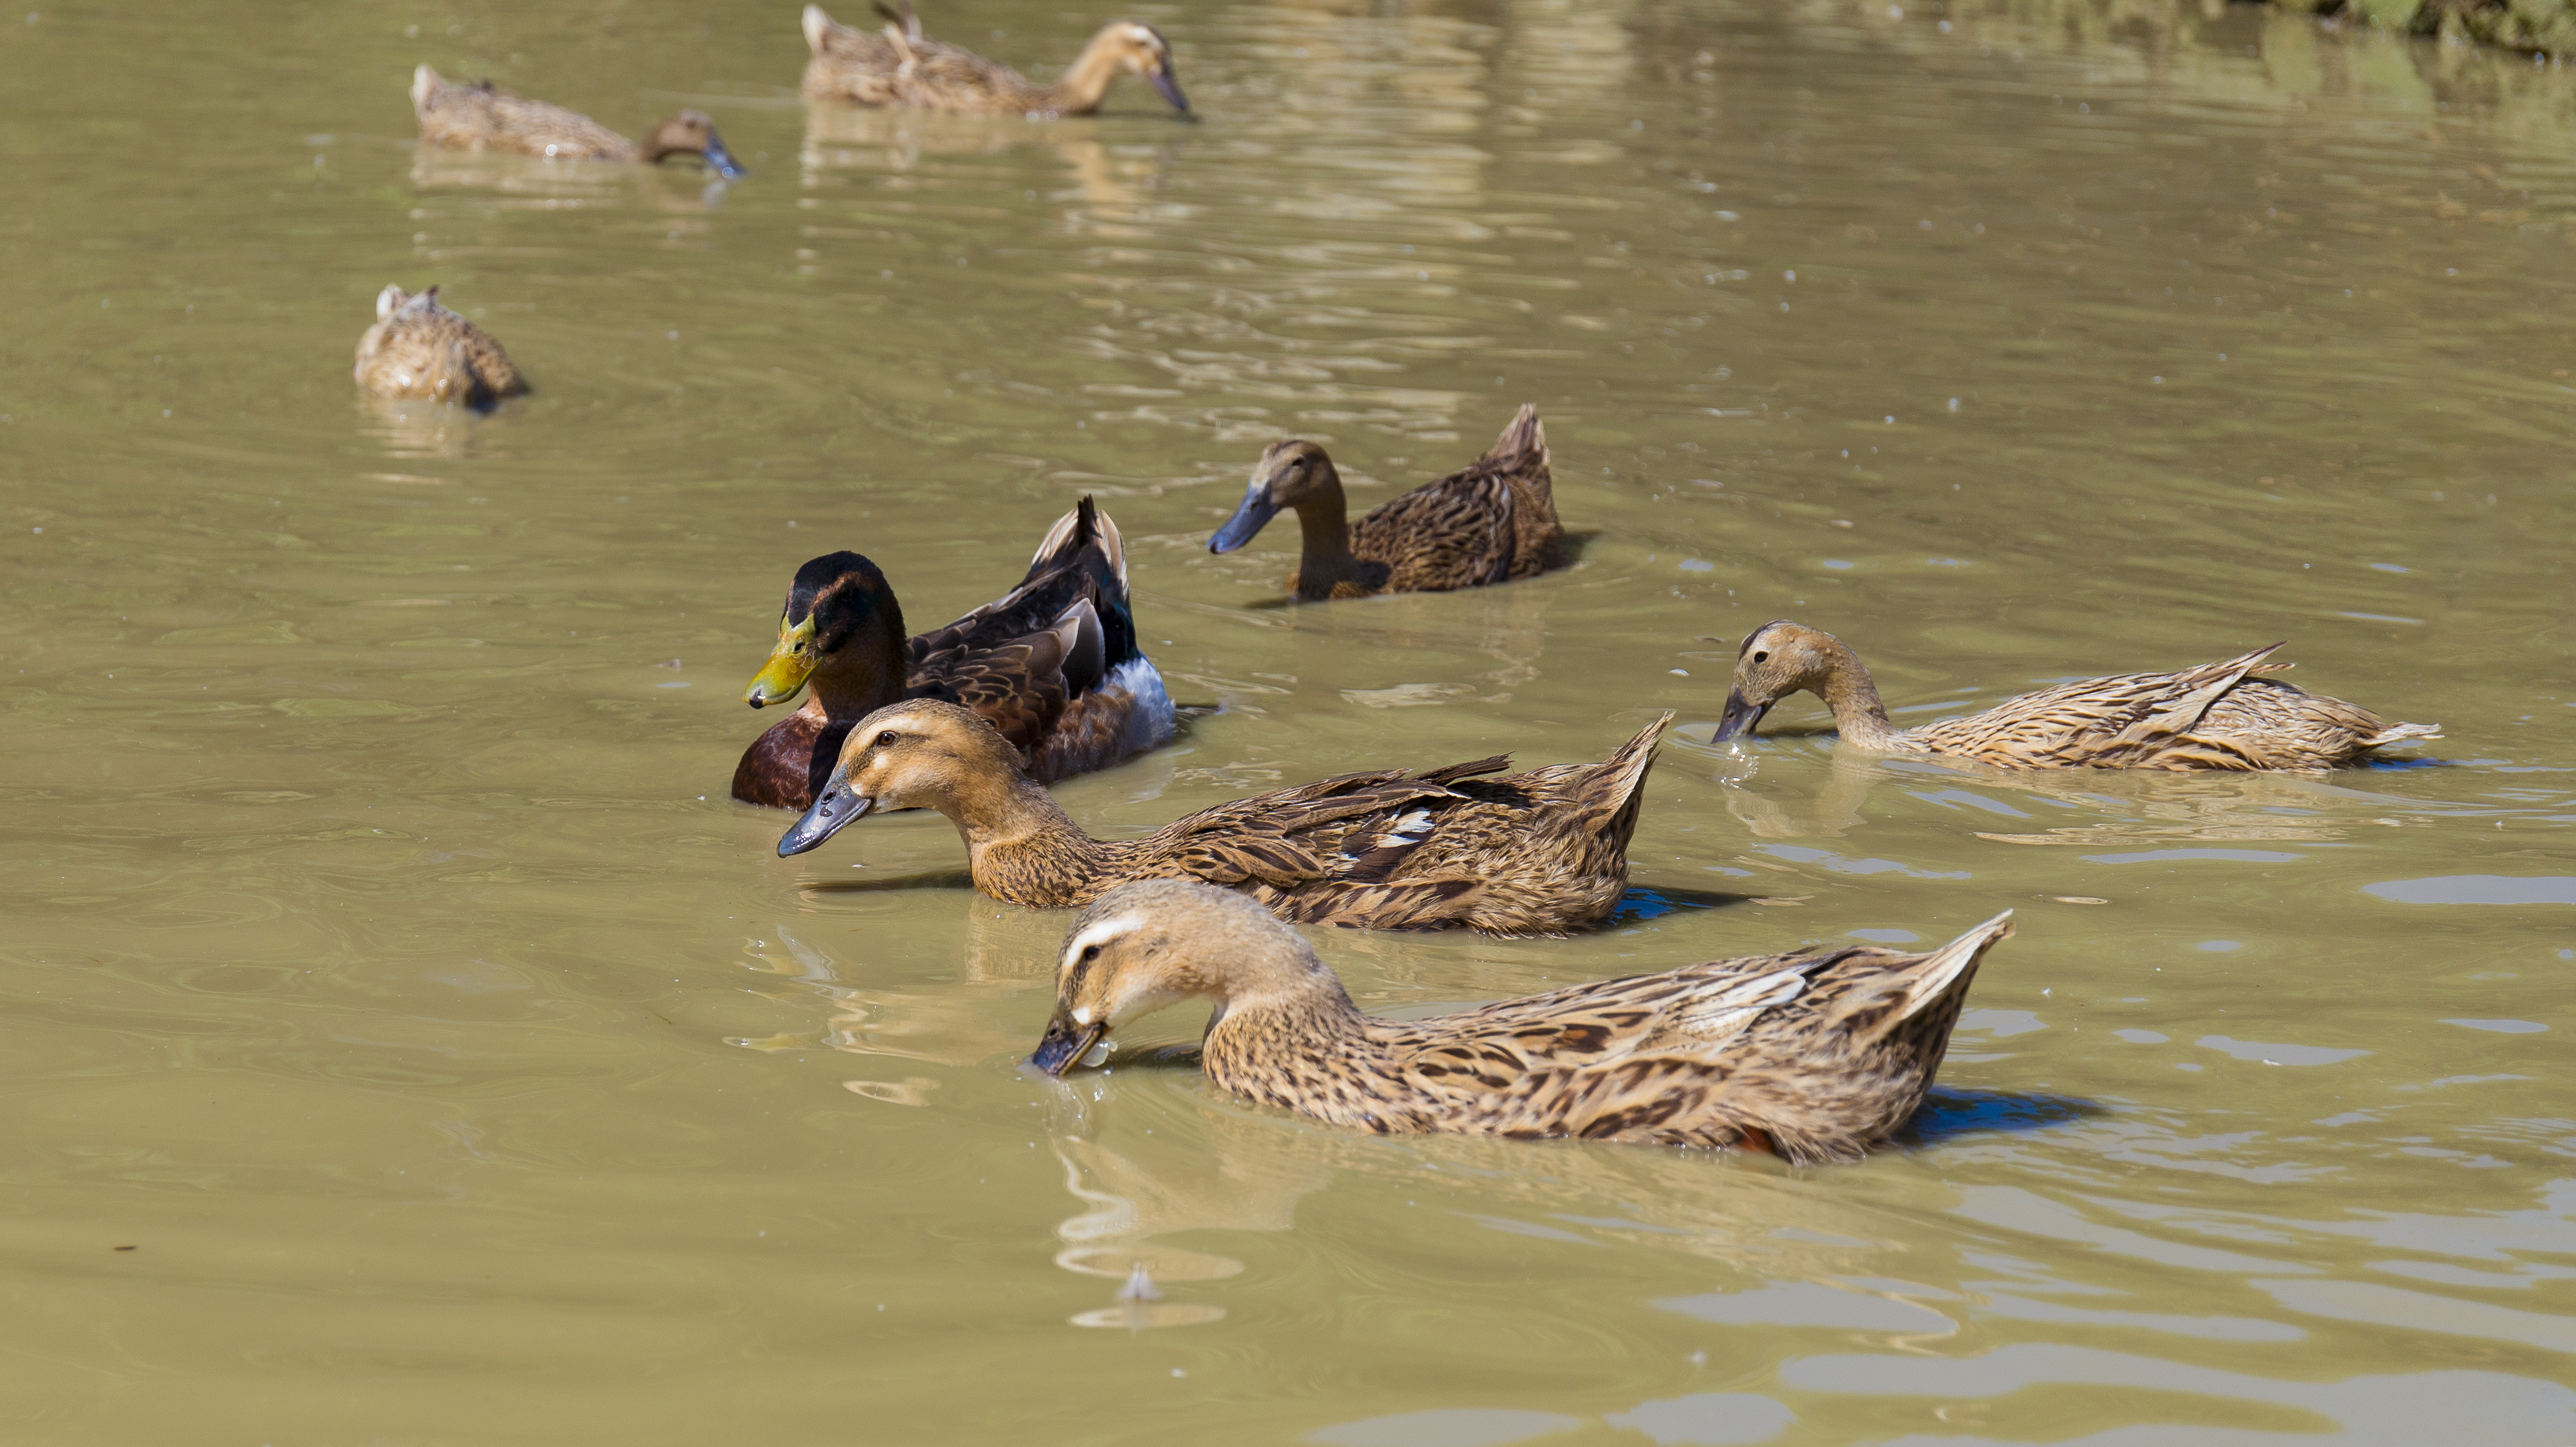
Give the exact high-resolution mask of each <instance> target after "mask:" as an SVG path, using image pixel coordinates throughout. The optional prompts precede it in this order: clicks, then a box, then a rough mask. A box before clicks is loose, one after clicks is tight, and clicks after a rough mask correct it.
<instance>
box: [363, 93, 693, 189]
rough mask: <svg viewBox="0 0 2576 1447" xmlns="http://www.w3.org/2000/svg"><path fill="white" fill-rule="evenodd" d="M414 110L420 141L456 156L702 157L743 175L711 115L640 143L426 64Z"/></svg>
mask: <svg viewBox="0 0 2576 1447" xmlns="http://www.w3.org/2000/svg"><path fill="white" fill-rule="evenodd" d="M411 108H412V111H413V113H414V114H415V115H417V116H419V117H420V138H421V139H422V140H423V141H426V142H428V143H429V144H431V145H434V146H445V147H447V148H448V149H449V150H452V151H508V152H512V153H514V154H517V155H522V156H558V157H564V158H567V159H581V160H593V161H629V162H637V161H640V162H645V163H651V162H655V161H660V160H663V159H665V158H667V157H671V156H697V157H700V158H702V159H703V160H705V162H706V163H707V167H708V169H710V170H712V171H714V172H715V173H716V174H717V175H719V176H722V177H724V178H725V179H726V180H729V181H730V180H734V179H736V178H739V177H740V176H741V175H742V174H743V169H742V167H740V166H738V165H736V164H734V159H733V155H732V153H731V152H729V151H727V150H726V149H725V144H724V142H723V140H721V139H720V138H718V137H717V135H716V123H715V122H714V121H711V120H709V119H707V114H706V112H704V111H682V112H680V113H679V114H677V115H675V116H672V117H671V118H670V119H668V120H665V121H663V122H662V123H660V124H659V125H656V126H655V127H653V129H652V130H650V131H648V132H646V133H645V136H644V141H643V144H641V145H638V144H637V143H635V142H633V141H630V140H628V139H626V138H625V137H624V136H621V135H619V134H618V133H617V132H615V131H612V130H610V129H609V128H608V127H606V126H603V125H601V124H600V123H599V122H597V121H595V120H592V119H591V118H590V117H588V116H586V115H583V114H582V113H581V112H579V111H570V110H566V109H564V108H563V107H562V106H558V105H548V104H546V103H545V102H544V101H541V100H529V99H528V98H526V97H525V96H517V95H512V94H511V93H510V92H508V91H506V90H502V89H500V88H499V87H498V86H495V85H493V84H492V83H491V82H490V81H488V80H485V81H476V82H475V83H473V84H471V85H459V84H457V83H456V82H454V81H451V80H448V79H447V78H446V77H444V76H442V75H440V74H439V73H438V72H437V71H434V70H432V69H430V68H429V67H428V66H426V65H424V66H422V67H420V68H419V69H418V70H415V71H413V72H412V76H411Z"/></svg>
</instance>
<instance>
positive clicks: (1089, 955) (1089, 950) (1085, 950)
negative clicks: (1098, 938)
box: [1082, 945, 1100, 964]
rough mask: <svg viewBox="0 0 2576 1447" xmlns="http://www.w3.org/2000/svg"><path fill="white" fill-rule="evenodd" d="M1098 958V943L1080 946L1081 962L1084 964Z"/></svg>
mask: <svg viewBox="0 0 2576 1447" xmlns="http://www.w3.org/2000/svg"><path fill="white" fill-rule="evenodd" d="M1098 958H1100V946H1098V945H1084V946H1083V947H1082V960H1083V963H1085V964H1089V963H1090V962H1091V961H1093V960H1096V959H1098Z"/></svg>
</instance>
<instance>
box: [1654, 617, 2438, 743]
mask: <svg viewBox="0 0 2576 1447" xmlns="http://www.w3.org/2000/svg"><path fill="white" fill-rule="evenodd" d="M1704 641H1715V640H1704ZM2285 646H2286V645H2285V644H2281V643H2275V644H2272V645H2271V646H2270V647H2266V648H2257V649H2254V650H2253V651H2251V652H2248V653H2240V654H2238V655H2237V656H2235V657H2234V658H2230V659H2225V660H2223V661H2221V662H2217V663H2204V664H2201V665H2199V666H2198V667H2194V668H2185V669H2180V670H2178V671H2176V672H2172V673H2122V674H2114V675H2112V676H2110V677H2107V678H2084V679H2078V680H2076V681H2075V682H2073V683H2061V684H2056V685H2054V686H2052V687H2049V688H2043V689H2041V690H2039V691H2038V692H2036V693H2025V694H2023V695H2021V696H2020V697H2018V698H2011V699H2006V700H2005V701H2004V702H2002V703H2000V704H1997V705H1995V706H1994V707H1993V708H1990V709H1988V710H1986V711H1985V712H1984V713H1980V714H1974V715H1971V716H1969V717H1967V718H1954V719H1943V720H1941V721H1940V722H1938V723H1929V724H1925V725H1923V726H1921V727H1920V728H1910V729H1899V728H1896V727H1894V726H1892V725H1891V724H1889V722H1888V718H1887V708H1886V706H1885V705H1884V704H1882V703H1880V702H1879V697H1878V686H1877V685H1876V684H1874V683H1872V682H1871V681H1870V677H1869V670H1868V669H1866V668H1863V667H1862V666H1861V662H1860V659H1859V658H1858V657H1857V656H1856V655H1854V654H1853V652H1852V651H1851V649H1850V648H1849V647H1847V646H1846V645H1845V644H1844V643H1843V641H1842V640H1841V639H1839V638H1836V637H1835V636H1834V635H1832V634H1830V633H1827V632H1825V631H1824V630H1822V629H1819V628H1810V627H1808V626H1806V625H1805V624H1803V623H1795V622H1791V621H1790V620H1788V619H1786V618H1782V619H1776V620H1774V621H1772V622H1769V623H1765V624H1763V625H1762V626H1761V627H1759V628H1756V629H1754V630H1753V632H1751V633H1750V634H1748V635H1746V637H1745V639H1744V643H1743V645H1742V646H1741V647H1739V648H1737V649H1736V651H1735V678H1734V684H1733V686H1732V687H1731V688H1730V689H1729V690H1728V691H1727V695H1726V709H1725V712H1724V713H1723V714H1722V715H1721V716H1720V718H1719V720H1718V725H1717V735H1716V737H1717V738H1718V739H1719V740H1721V741H1723V740H1726V739H1731V738H1734V737H1736V736H1737V735H1739V734H1744V733H1748V732H1750V731H1751V730H1752V729H1753V727H1754V725H1756V724H1758V723H1760V722H1761V721H1762V715H1763V714H1764V713H1765V712H1766V711H1768V710H1769V709H1770V707H1771V705H1773V704H1774V703H1777V702H1779V701H1780V700H1781V699H1783V698H1786V697H1788V696H1789V695H1790V694H1793V693H1796V692H1798V691H1799V690H1801V689H1804V690H1806V691H1807V692H1810V693H1813V694H1815V695H1817V696H1818V697H1820V698H1822V699H1823V700H1824V701H1825V706H1826V707H1827V708H1829V709H1832V710H1833V714H1834V729H1835V731H1836V732H1837V733H1838V734H1840V735H1841V737H1842V740H1843V742H1845V743H1850V744H1855V745H1858V746H1859V747H1861V748H1864V749H1869V750H1873V751H1876V752H1879V753H1888V754H1939V755H1945V756H1948V757H1951V758H1961V759H1973V760H1975V761H1976V762H1978V763H1981V764H1993V765H1997V766H1999V767H2002V768H2008V769H2066V768H2090V769H2166V770H2174V771H2182V770H2191V769H2235V770H2253V769H2261V770H2297V771H2317V770H2324V769H2330V768H2335V767H2338V766H2340V765H2345V764H2354V763H2360V762H2363V761H2365V757H2366V756H2367V755H2369V754H2370V752H2371V751H2372V750H2374V749H2378V748H2382V747H2385V746H2387V745H2389V744H2395V743H2402V742H2404V741H2406V740H2408V739H2437V738H2440V737H2441V736H2442V726H2441V725H2440V724H2415V723H2401V724H2386V725H2383V724H2382V723H2381V722H2380V721H2379V716H2378V715H2377V714H2374V713H2372V712H2371V711H2370V710H2368V709H2366V708H2361V707H2359V706H2357V705H2354V704H2349V703H2346V702H2344V701H2343V700H2342V699H2339V698H2328V697H2326V696H2325V695H2323V694H2316V693H2308V692H2306V691H2304V690H2302V689H2298V688H2294V687H2292V686H2291V685H2289V684H2286V683H2282V682H2280V681H2279V680H2277V679H2272V678H2262V677H2257V676H2256V675H2258V674H2269V673H2278V672H2281V671H2282V670H2284V669H2287V668H2289V667H2291V665H2290V664H2287V663H2268V662H2266V661H2265V660H2266V659H2268V658H2270V657H2271V656H2272V654H2274V653H2275V652H2277V651H2279V650H2280V649H2281V648H2283V647H2285Z"/></svg>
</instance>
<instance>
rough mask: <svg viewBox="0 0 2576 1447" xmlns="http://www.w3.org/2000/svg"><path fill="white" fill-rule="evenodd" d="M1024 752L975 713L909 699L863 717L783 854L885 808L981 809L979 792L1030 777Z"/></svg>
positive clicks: (954, 813)
mask: <svg viewBox="0 0 2576 1447" xmlns="http://www.w3.org/2000/svg"><path fill="white" fill-rule="evenodd" d="M1026 773H1027V770H1026V766H1025V765H1023V764H1022V763H1021V762H1020V751H1019V750H1017V749H1015V748H1013V747H1011V741H1010V740H1008V739H1006V738H1003V737H1002V735H1001V734H1000V732H999V731H997V730H996V729H995V728H994V727H993V726H992V725H991V724H988V723H986V722H984V720H983V719H982V718H981V717H979V716H978V715H977V714H975V712H974V711H973V710H971V709H965V708H960V707H959V706H957V705H956V704H953V703H948V702H944V701H942V700H939V699H933V698H911V699H905V700H904V701H903V702H901V703H894V704H888V705H886V706H885V707H884V708H881V709H878V710H877V711H876V712H874V713H872V714H869V715H868V716H867V717H866V718H863V719H861V720H859V723H858V726H857V727H856V728H853V729H851V730H850V734H849V737H848V738H846V739H843V740H842V741H841V757H840V761H839V762H838V763H837V764H835V765H834V766H833V769H832V775H831V777H830V778H828V779H826V780H824V782H823V787H822V788H821V789H820V790H818V791H816V793H815V795H814V804H813V807H812V808H809V809H807V810H806V811H805V814H804V817H802V818H800V819H798V820H797V821H796V822H795V824H793V825H792V826H790V827H789V828H788V830H787V832H786V833H785V834H784V835H782V836H780V838H779V840H778V857H779V858H781V859H786V858H789V857H791V856H793V855H798V854H803V853H805V852H806V851H807V850H809V849H813V848H815V847H816V846H818V845H820V844H821V843H822V842H823V841H824V840H826V839H829V838H831V837H832V836H833V835H835V834H837V833H839V832H840V831H841V830H842V829H843V828H844V827H846V826H847V825H849V824H851V823H852V822H854V821H856V820H859V819H862V818H865V817H866V816H868V815H869V814H872V813H876V812H878V811H880V810H887V809H936V810H938V811H939V812H940V813H942V814H945V815H947V816H948V817H949V818H951V819H956V818H958V817H959V816H960V814H961V813H964V812H968V811H972V810H975V808H976V806H977V804H978V803H979V802H980V797H979V795H978V792H977V791H979V790H990V789H993V788H996V787H1000V788H1003V789H1007V788H1009V787H1010V784H1011V782H1012V781H1013V780H1014V779H1018V778H1025V777H1026Z"/></svg>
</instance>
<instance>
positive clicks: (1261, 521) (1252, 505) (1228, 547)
mask: <svg viewBox="0 0 2576 1447" xmlns="http://www.w3.org/2000/svg"><path fill="white" fill-rule="evenodd" d="M1277 516H1279V504H1277V503H1275V502H1272V501H1271V500H1270V490H1269V489H1268V488H1266V487H1263V486H1262V485H1261V484H1260V483H1259V482H1255V483H1253V484H1252V486H1251V487H1250V488H1248V489H1246V490H1245V492H1244V494H1243V505H1242V506H1241V507H1238V508H1236V509H1235V510H1234V516H1233V517H1231V518H1228V519H1226V523H1225V526H1224V527H1221V528H1218V529H1217V530H1216V534H1215V536H1213V537H1210V538H1209V539H1208V551H1209V552H1211V553H1230V552H1233V551H1234V550H1235V549H1237V548H1239V547H1242V546H1243V545H1244V544H1245V543H1248V542H1251V541H1252V540H1253V538H1254V537H1255V536H1257V535H1258V534H1259V533H1260V531H1261V530H1262V529H1263V528H1265V527H1268V526H1269V525H1270V520H1271V519H1272V518H1275V517H1277Z"/></svg>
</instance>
